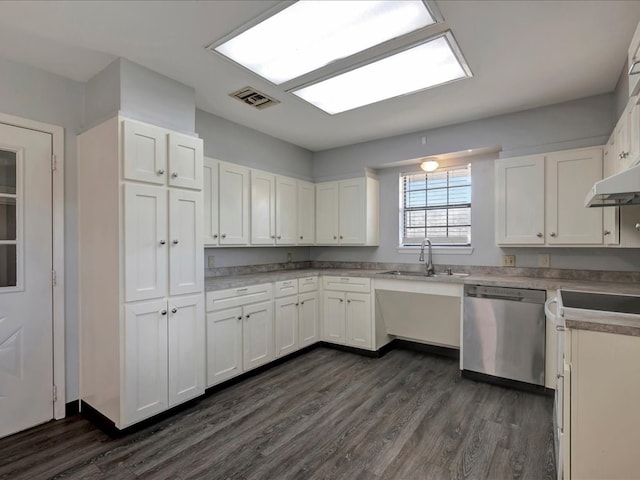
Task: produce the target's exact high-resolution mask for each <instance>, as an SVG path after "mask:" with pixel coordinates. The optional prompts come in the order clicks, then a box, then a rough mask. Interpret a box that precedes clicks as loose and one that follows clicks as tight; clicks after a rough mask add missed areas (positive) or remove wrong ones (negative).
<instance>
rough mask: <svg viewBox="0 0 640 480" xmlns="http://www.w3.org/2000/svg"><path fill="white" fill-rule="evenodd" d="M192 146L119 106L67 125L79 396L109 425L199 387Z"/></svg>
mask: <svg viewBox="0 0 640 480" xmlns="http://www.w3.org/2000/svg"><path fill="white" fill-rule="evenodd" d="M201 147H202V141H201V140H200V139H198V138H195V137H186V136H185V135H182V134H176V133H175V132H170V131H168V130H165V129H162V128H160V127H155V126H153V125H146V124H142V123H141V122H134V121H130V120H128V119H125V118H123V117H121V116H116V117H114V118H112V119H110V120H107V121H105V122H103V123H101V124H99V125H97V126H95V127H93V128H91V129H90V130H88V131H86V132H84V133H82V134H81V135H79V137H78V159H79V169H78V199H79V205H80V208H79V244H80V248H79V252H80V261H79V263H80V279H81V281H80V303H81V307H80V312H81V313H80V318H81V338H80V363H81V364H82V371H81V379H80V384H81V387H80V388H81V391H80V398H81V400H82V401H83V402H85V403H87V404H88V405H90V406H91V407H93V408H94V409H96V410H97V411H98V412H100V413H101V414H103V415H104V416H105V417H107V418H108V419H110V420H111V421H113V423H114V425H115V427H116V428H119V429H122V428H125V427H128V426H130V425H132V424H133V423H135V422H137V421H139V420H142V419H143V418H147V417H149V416H151V415H154V414H156V413H159V412H160V411H162V410H164V409H166V408H169V407H172V406H173V405H176V404H178V403H181V402H183V401H186V400H188V399H191V398H193V397H195V396H198V395H201V394H202V393H204V373H205V359H204V308H203V303H202V302H203V298H202V290H203V284H204V265H203V263H204V261H203V260H204V259H203V253H204V252H203V243H202V238H203V233H202V203H203V200H202V193H201V192H200V191H198V188H199V184H201V183H202V173H203V166H202V155H201V152H202V148H201ZM163 149H164V150H163ZM163 151H164V153H162V152H163ZM167 152H168V153H167ZM163 158H164V160H163ZM163 162H164V163H163ZM80 164H81V165H80ZM171 168H173V169H174V171H175V172H176V173H177V175H176V176H175V177H174V180H175V181H176V183H175V185H180V186H179V187H178V186H173V184H172V180H171V175H170V174H169V175H167V174H166V173H167V171H170V169H171ZM160 170H163V171H162V172H160ZM198 172H199V173H198Z"/></svg>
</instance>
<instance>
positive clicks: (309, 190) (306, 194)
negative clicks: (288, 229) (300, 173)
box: [298, 181, 316, 245]
mask: <svg viewBox="0 0 640 480" xmlns="http://www.w3.org/2000/svg"><path fill="white" fill-rule="evenodd" d="M315 232H316V188H315V185H314V184H313V183H309V182H302V181H298V245H313V243H314V241H315V236H316V233H315Z"/></svg>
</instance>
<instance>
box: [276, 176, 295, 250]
mask: <svg viewBox="0 0 640 480" xmlns="http://www.w3.org/2000/svg"><path fill="white" fill-rule="evenodd" d="M297 234H298V185H297V183H296V181H295V180H294V179H293V178H289V177H276V243H277V244H278V245H295V244H296V236H297Z"/></svg>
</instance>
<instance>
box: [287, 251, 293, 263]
mask: <svg viewBox="0 0 640 480" xmlns="http://www.w3.org/2000/svg"><path fill="white" fill-rule="evenodd" d="M291 262H293V253H291V252H287V263H291Z"/></svg>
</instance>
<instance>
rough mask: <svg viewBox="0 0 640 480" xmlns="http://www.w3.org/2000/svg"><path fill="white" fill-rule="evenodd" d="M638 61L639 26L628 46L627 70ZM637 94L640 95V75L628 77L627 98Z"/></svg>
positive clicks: (639, 57)
mask: <svg viewBox="0 0 640 480" xmlns="http://www.w3.org/2000/svg"><path fill="white" fill-rule="evenodd" d="M638 61H640V24H638V26H637V27H636V31H635V33H634V34H633V38H632V39H631V43H630V44H629V50H628V52H627V66H628V68H631V67H633V65H634V64H635V63H636V62H638ZM638 93H640V75H638V74H634V75H629V96H630V97H631V96H633V95H636V94H638Z"/></svg>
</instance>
